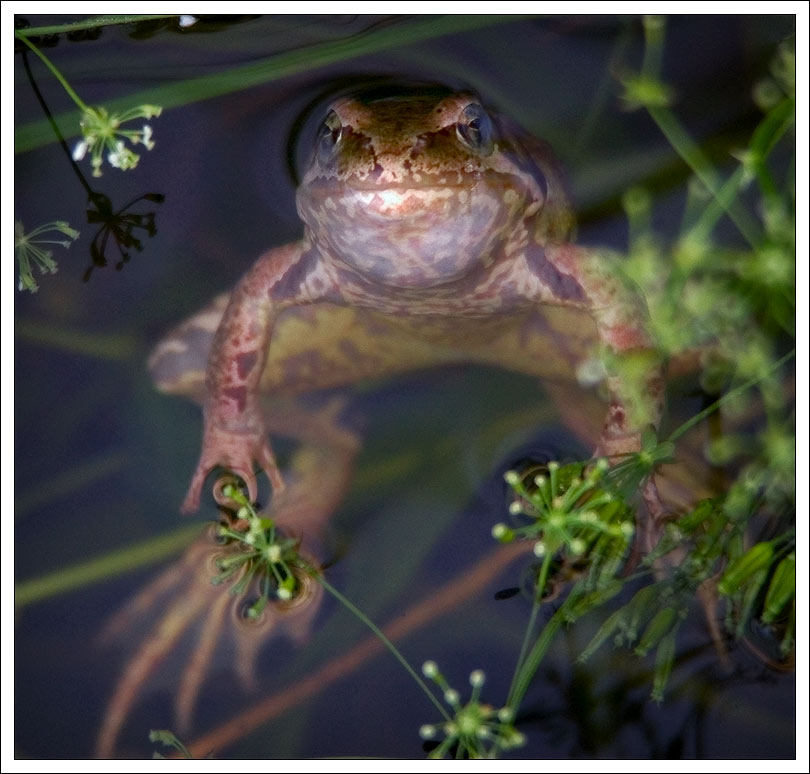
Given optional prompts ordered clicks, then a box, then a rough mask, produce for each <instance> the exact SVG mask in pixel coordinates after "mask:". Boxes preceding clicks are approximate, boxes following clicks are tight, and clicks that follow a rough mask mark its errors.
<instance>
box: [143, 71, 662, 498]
mask: <svg viewBox="0 0 810 774" xmlns="http://www.w3.org/2000/svg"><path fill="white" fill-rule="evenodd" d="M315 146H316V147H315V150H314V153H313V155H312V160H311V162H310V164H309V166H308V168H307V170H306V172H305V174H304V176H303V179H302V181H301V184H300V186H299V188H298V191H297V194H296V205H297V211H298V214H299V216H300V218H301V220H302V222H303V226H304V235H303V237H302V239H300V240H299V241H297V242H293V243H291V244H287V245H284V246H281V247H276V248H273V249H271V250H269V251H268V252H266V253H264V254H263V255H262V256H261V257H260V258H259V259H258V260H257V261H256V262H255V263H254V265H253V266H252V268H251V269H250V270H249V271H248V272H247V274H246V275H245V276H244V277H243V278H242V279H241V280H240V281H239V282H238V284H237V285H236V287H235V288H234V290H233V291H232V292H231V293H230V295H229V296H228V297H227V303H225V298H224V297H221V298H220V299H218V300H217V301H216V302H215V303H214V304H213V305H212V306H211V307H210V308H208V309H206V310H204V311H203V312H202V313H201V314H200V315H197V316H195V317H193V318H191V319H190V320H189V321H187V323H186V324H184V325H183V326H181V328H180V329H179V330H178V331H177V332H176V333H174V334H173V335H171V336H170V337H168V338H167V339H166V340H165V341H163V342H162V343H161V344H160V345H158V347H157V348H156V350H155V352H154V354H153V355H152V358H151V360H150V367H151V370H152V374H153V378H154V381H155V383H156V385H157V386H158V388H159V389H161V390H163V391H164V392H170V393H171V392H174V393H180V394H186V395H191V396H192V397H196V398H197V399H198V400H201V402H202V406H203V417H204V433H203V441H202V451H201V455H200V459H199V462H198V464H197V467H196V470H195V471H194V474H193V476H192V480H191V484H190V486H189V489H188V492H187V494H186V497H185V500H184V502H183V505H182V510H183V511H185V512H192V511H195V510H197V508H198V506H199V502H200V494H201V491H202V487H203V484H204V481H205V478H206V476H207V475H208V474H209V473H210V472H211V471H212V470H213V469H214V468H216V467H218V466H220V467H223V468H227V469H229V470H230V471H232V472H233V473H234V474H236V475H238V476H239V477H240V478H241V479H242V481H243V482H244V483H245V485H246V486H247V490H248V492H249V495H250V497H251V499H255V498H256V495H257V477H256V474H255V472H254V465H256V466H258V468H260V469H261V470H262V471H264V473H265V474H266V475H267V477H268V478H269V480H270V482H271V484H272V487H273V490H274V491H275V492H279V493H280V492H282V491H283V489H284V477H283V475H282V473H281V471H280V470H279V467H278V465H277V463H276V458H275V455H274V453H273V449H272V446H271V443H270V440H269V433H270V432H271V431H272V430H273V428H274V425H275V424H276V422H278V421H283V417H282V412H281V411H277V412H275V413H273V412H272V411H271V412H269V413H268V411H267V410H266V409H265V408H263V407H262V402H263V401H262V399H263V396H279V397H289V396H290V395H297V394H303V393H306V392H314V391H317V390H324V389H327V388H334V387H339V386H343V385H347V384H351V383H353V382H358V381H361V380H365V379H369V378H377V379H380V378H384V377H387V376H391V375H393V374H396V373H401V372H404V371H408V370H413V369H416V368H423V367H429V366H431V365H438V364H441V363H448V362H461V361H469V362H478V363H485V364H488V365H496V366H501V367H504V368H507V369H510V370H516V371H520V372H523V373H526V374H529V375H532V376H538V377H540V378H544V377H548V376H549V375H552V376H556V375H557V374H558V373H559V371H560V370H561V368H563V364H561V363H560V362H558V361H559V360H567V361H568V362H567V363H566V364H565V365H568V366H569V367H570V366H573V367H574V369H576V368H577V367H578V366H581V365H582V364H583V361H584V358H583V357H582V353H581V351H578V350H580V349H581V348H577V347H574V348H573V349H570V350H568V351H566V352H564V353H563V354H562V355H560V356H559V357H555V355H557V354H558V353H555V352H551V351H548V349H547V347H548V344H549V337H548V335H543V334H547V333H548V332H549V326H548V324H545V323H543V322H542V321H541V320H540V317H541V316H542V312H543V310H544V309H545V310H548V309H549V308H551V307H557V308H563V309H568V310H574V311H575V312H582V311H584V312H586V313H587V315H588V316H589V317H590V322H591V324H592V326H593V329H594V330H595V333H596V336H597V339H598V341H599V342H600V343H601V345H602V347H603V349H604V350H605V351H606V352H608V353H610V355H612V356H615V357H619V358H621V357H623V356H628V355H633V354H634V353H635V354H638V353H649V352H654V345H653V342H652V339H651V337H650V335H649V333H648V328H647V310H646V306H645V304H644V300H643V297H642V296H641V294H640V293H639V292H638V291H637V290H636V289H634V288H632V287H631V286H630V285H629V284H628V282H627V281H626V279H625V278H623V277H621V276H620V274H619V272H618V271H617V267H616V263H615V262H614V261H611V260H610V259H609V258H608V257H607V256H606V252H605V251H603V250H593V249H588V248H583V247H578V246H576V245H575V244H574V243H573V242H572V241H571V239H570V237H571V234H572V231H573V225H574V218H573V212H572V208H571V204H570V199H569V196H568V194H567V192H566V190H565V186H564V183H563V179H562V175H561V172H560V170H559V168H558V166H557V164H556V162H555V161H554V160H553V156H552V154H551V152H550V150H549V149H548V147H547V146H546V145H545V144H544V143H543V142H541V141H540V140H537V139H536V138H534V137H532V136H531V135H529V134H528V133H526V132H525V131H523V130H521V129H519V128H518V127H517V126H516V125H515V124H514V123H512V122H511V121H509V120H508V119H506V118H504V117H502V116H500V115H498V114H496V113H494V112H491V111H487V110H486V109H485V108H484V106H483V104H482V102H481V100H480V99H479V98H478V97H476V96H475V95H474V94H472V93H471V92H467V91H462V92H453V91H450V90H447V89H443V88H441V87H433V88H426V87H412V88H411V89H409V90H405V89H398V90H397V91H395V92H393V93H391V92H390V90H389V89H382V90H381V89H379V88H375V89H369V90H367V91H366V92H364V93H360V94H355V95H352V96H347V97H344V98H341V99H339V100H337V101H335V102H334V104H333V105H332V106H331V107H330V109H329V110H328V112H327V115H326V117H325V119H324V121H323V123H322V125H321V128H320V130H319V132H318V135H317V139H316V143H315ZM578 324H579V325H582V323H578ZM556 326H557V328H560V327H562V328H563V329H565V328H566V321H565V317H564V316H563V321H562V322H559V321H558V322H557V323H556ZM568 330H569V331H570V333H571V337H572V338H577V337H580V338H583V337H582V336H580V335H579V331H578V330H577V329H576V328H574V329H570V328H569V329H568ZM557 333H559V331H557ZM562 338H563V337H562V336H559V335H558V336H556V337H555V342H554V346H555V347H557V348H560V349H566V347H567V344H566V343H565V342H562V343H561V339H562ZM585 338H587V336H585ZM533 342H537V343H538V344H539V346H533ZM575 350H577V351H575ZM549 361H553V362H551V363H549ZM203 363H205V366H204V369H203V367H202V364H203ZM203 370H204V375H203ZM605 380H606V382H607V386H608V390H609V393H610V399H609V410H608V414H607V418H606V419H605V422H604V426H603V428H602V433H601V438H600V441H599V446H598V449H597V453H598V454H601V455H604V456H607V457H609V458H614V457H616V456H617V455H621V454H626V453H628V452H632V451H637V450H639V449H640V439H641V433H642V430H643V428H644V426H645V425H653V426H655V425H657V423H658V421H659V419H660V416H661V412H662V407H663V383H662V371H661V364H660V362H659V361H658V360H657V359H656V358H654V357H653V358H651V362H650V365H649V368H648V372H647V373H646V374H645V375H644V376H643V385H642V390H641V393H642V396H641V400H640V401H639V400H636V401H635V405H633V406H632V407H631V406H630V402H631V401H630V395H629V392H627V391H625V389H624V388H625V385H623V384H622V383H621V379H620V377H618V376H616V375H611V374H606V375H605ZM286 409H287V410H288V411H289V409H290V406H289V405H287V406H286ZM287 424H290V423H289V421H288V422H287Z"/></svg>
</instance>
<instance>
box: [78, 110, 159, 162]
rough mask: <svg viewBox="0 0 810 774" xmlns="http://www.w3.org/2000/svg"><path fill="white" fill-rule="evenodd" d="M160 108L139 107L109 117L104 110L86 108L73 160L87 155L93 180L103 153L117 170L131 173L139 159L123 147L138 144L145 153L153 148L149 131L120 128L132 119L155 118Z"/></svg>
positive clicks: (146, 128) (147, 126)
mask: <svg viewBox="0 0 810 774" xmlns="http://www.w3.org/2000/svg"><path fill="white" fill-rule="evenodd" d="M162 109H163V108H161V107H159V106H157V105H139V106H138V107H136V108H132V109H131V110H127V111H124V112H123V113H113V114H112V115H110V114H109V113H108V112H107V109H106V108H103V107H98V108H87V109H86V110H85V111H84V112H83V113H82V119H81V122H80V124H79V126H80V127H81V130H82V139H81V140H79V142H78V143H76V146H75V147H74V149H73V160H74V161H81V160H82V159H83V158H84V157H85V156H86V155H87V154H88V153H89V154H90V163H91V164H92V167H93V177H101V165H102V163H103V159H104V154H105V152H106V155H107V161H108V162H109V164H110V165H111V166H113V167H116V168H117V169H134V168H135V167H136V166H137V165H138V160H139V158H140V156H139V155H138V154H137V153H135V151H133V150H132V149H131V148H130V147H129V146H128V145H127V144H126V143H127V141H128V142H130V143H131V144H132V145H138V144H142V145H143V146H144V147H145V148H146V149H147V150H152V148H154V147H155V141H154V140H153V139H152V127H151V126H150V125H149V124H144V125H143V127H142V128H140V129H122V128H121V126H122V124H124V123H126V122H127V121H132V120H134V119H136V118H153V117H156V116H159V115H160V113H161V111H162Z"/></svg>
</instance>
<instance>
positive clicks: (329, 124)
mask: <svg viewBox="0 0 810 774" xmlns="http://www.w3.org/2000/svg"><path fill="white" fill-rule="evenodd" d="M342 134H343V125H342V124H341V123H340V118H339V117H338V114H337V113H335V111H334V110H330V111H329V113H327V115H326V118H325V119H324V121H323V123H322V124H321V128H320V129H319V130H318V143H317V147H318V159H319V160H320V161H321V163H326V162H329V161H331V160H332V158H333V157H334V155H335V149H336V148H337V146H338V143H339V142H340V138H341V135H342Z"/></svg>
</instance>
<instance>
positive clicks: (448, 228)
mask: <svg viewBox="0 0 810 774" xmlns="http://www.w3.org/2000/svg"><path fill="white" fill-rule="evenodd" d="M489 193H490V192H483V191H480V190H479V189H478V188H477V187H476V186H475V185H473V186H471V185H469V184H467V185H453V186H450V185H441V186H433V185H430V186H418V187H417V186H412V185H408V186H388V185H387V186H384V187H378V188H371V187H366V188H363V189H358V188H352V187H349V186H341V187H340V188H338V189H336V188H335V187H332V188H331V189H330V191H329V193H328V194H325V195H324V196H323V197H322V198H319V197H317V196H316V197H303V198H299V202H298V205H299V212H300V213H301V216H302V218H303V220H304V221H305V222H306V223H307V225H308V226H309V233H310V235H311V237H312V239H313V241H314V242H315V243H316V244H318V245H320V246H322V247H323V248H324V252H325V253H327V254H329V255H330V256H332V257H333V258H335V259H337V260H339V261H340V262H342V263H344V264H347V265H349V266H351V267H352V268H353V269H354V270H356V271H358V272H359V273H360V274H362V275H363V276H364V277H366V278H367V279H369V280H371V281H373V282H377V283H380V284H383V285H388V286H391V287H398V288H426V287H432V286H435V285H439V284H446V283H449V282H452V281H453V280H456V279H458V278H460V277H462V276H466V275H468V274H469V273H470V272H471V271H473V270H475V269H476V268H477V267H480V266H481V265H482V261H484V260H486V259H487V258H488V256H489V255H490V253H491V250H492V247H493V244H494V243H495V242H496V241H497V240H498V239H499V235H500V234H502V233H503V222H502V221H503V219H504V208H503V206H502V202H501V201H500V200H499V199H498V200H495V199H494V198H493V197H492V196H491V195H489Z"/></svg>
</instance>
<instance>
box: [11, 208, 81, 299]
mask: <svg viewBox="0 0 810 774" xmlns="http://www.w3.org/2000/svg"><path fill="white" fill-rule="evenodd" d="M49 231H58V232H59V233H60V234H64V236H66V237H68V238H67V239H41V238H40V239H34V237H40V236H41V235H43V234H45V233H47V232H49ZM78 238H79V232H78V231H76V229H74V228H71V227H70V226H69V225H68V224H67V223H66V222H65V221H63V220H57V221H54V222H52V223H45V224H43V225H41V226H37V228H35V229H34V230H33V231H31V232H30V233H29V234H26V233H25V230H24V228H23V224H22V223H20V222H19V221H15V223H14V255H15V257H16V258H17V263H18V264H19V267H20V284H19V289H20V290H30V291H31V292H32V293H36V292H37V290H38V289H39V285H37V282H36V280H35V279H34V275H33V273H32V264H33V265H36V266H37V267H38V268H39V270H40V271H41V272H42V273H43V274H55V273H56V269H57V266H56V261H54V260H53V258H52V257H51V256H52V255H53V252H52V251H51V250H49V249H46V248H43V247H41V245H61V246H62V247H65V248H67V247H70V245H71V244H72V243H73V241H74V240H76V239H78Z"/></svg>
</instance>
